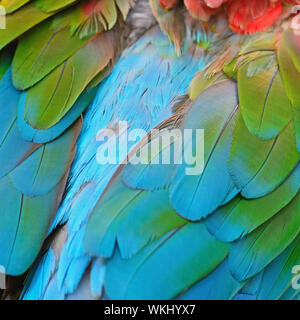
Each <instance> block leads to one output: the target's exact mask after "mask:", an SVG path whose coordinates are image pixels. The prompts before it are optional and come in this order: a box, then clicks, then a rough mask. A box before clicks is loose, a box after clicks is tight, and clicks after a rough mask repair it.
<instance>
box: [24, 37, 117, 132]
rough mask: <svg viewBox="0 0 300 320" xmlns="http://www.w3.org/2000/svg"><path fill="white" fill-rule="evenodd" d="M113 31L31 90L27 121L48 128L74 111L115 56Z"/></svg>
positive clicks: (33, 125) (27, 103) (27, 99)
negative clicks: (82, 96) (93, 80)
mask: <svg viewBox="0 0 300 320" xmlns="http://www.w3.org/2000/svg"><path fill="white" fill-rule="evenodd" d="M110 36H111V35H110V34H107V33H105V34H103V35H102V36H100V37H98V38H96V39H94V40H93V41H91V42H89V43H88V44H87V45H86V46H84V47H83V48H82V49H80V50H79V51H78V52H77V53H76V54H75V55H73V56H72V57H71V58H69V59H68V60H66V61H65V62H64V63H63V64H62V65H60V66H59V67H57V68H56V69H55V70H53V71H52V72H51V73H50V74H49V75H48V76H47V77H46V78H44V79H43V80H41V81H40V82H39V83H38V84H37V85H35V86H34V87H33V88H31V89H29V90H28V93H27V97H26V106H25V114H24V119H25V121H26V122H27V123H28V124H30V125H31V126H32V127H34V128H36V129H42V130H45V129H48V128H50V127H51V126H53V125H55V124H56V123H57V122H58V121H59V120H61V119H62V117H63V116H64V115H65V114H66V113H67V112H68V111H69V110H70V108H71V107H72V106H73V104H74V103H75V101H76V100H77V98H78V97H79V95H80V94H81V93H82V92H83V90H84V89H85V87H86V86H87V85H88V84H89V82H90V81H91V80H92V79H93V78H94V77H95V76H96V75H97V74H98V73H99V72H100V71H101V70H102V69H104V68H105V66H106V65H107V64H108V63H109V61H110V60H111V59H112V57H113V53H114V52H113V47H112V40H111V37H110Z"/></svg>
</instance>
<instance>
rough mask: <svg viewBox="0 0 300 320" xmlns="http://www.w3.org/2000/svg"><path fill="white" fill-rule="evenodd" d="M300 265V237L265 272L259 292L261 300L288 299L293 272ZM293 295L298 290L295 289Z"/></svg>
mask: <svg viewBox="0 0 300 320" xmlns="http://www.w3.org/2000/svg"><path fill="white" fill-rule="evenodd" d="M299 264H300V235H298V236H297V237H296V239H295V240H294V241H293V242H292V243H291V244H290V245H289V246H288V248H287V249H285V250H284V252H283V253H281V254H280V255H279V256H278V257H277V258H276V259H275V260H274V261H273V262H272V263H271V264H270V265H269V266H268V267H266V268H265V269H264V271H263V277H262V281H261V284H260V289H259V291H258V299H260V300H278V299H282V298H283V297H284V298H285V299H288V297H287V296H286V293H287V291H288V289H289V288H291V286H292V283H291V271H293V268H294V267H295V266H297V265H299ZM292 291H293V293H292V294H293V295H297V293H298V290H295V289H293V290H292Z"/></svg>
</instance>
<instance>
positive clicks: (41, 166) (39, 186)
mask: <svg viewBox="0 0 300 320" xmlns="http://www.w3.org/2000/svg"><path fill="white" fill-rule="evenodd" d="M81 125H82V122H81V120H80V119H79V120H78V121H77V122H76V123H75V124H74V125H73V126H72V127H71V128H70V129H69V130H68V131H66V132H65V133H64V134H63V135H61V136H60V137H59V138H58V139H56V140H54V141H52V142H49V143H47V144H43V145H42V146H41V147H40V148H38V149H37V150H36V151H34V152H33V153H32V154H31V155H30V156H29V157H27V158H26V159H25V160H24V161H23V162H22V163H21V164H20V165H19V166H18V167H17V168H15V169H14V170H13V171H12V172H11V173H10V179H11V181H12V183H13V184H14V185H15V187H16V188H17V189H18V190H20V191H21V192H22V193H23V194H26V195H28V196H31V197H34V196H40V195H43V194H46V193H48V192H49V191H50V190H52V189H53V188H54V187H55V186H56V185H57V184H58V183H59V181H61V179H62V178H63V176H64V175H65V174H66V172H68V171H69V168H70V166H71V163H72V160H73V158H74V156H75V151H76V140H77V137H78V135H79V132H80V129H81Z"/></svg>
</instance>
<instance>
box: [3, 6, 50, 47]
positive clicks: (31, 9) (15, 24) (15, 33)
mask: <svg viewBox="0 0 300 320" xmlns="http://www.w3.org/2000/svg"><path fill="white" fill-rule="evenodd" d="M52 15H53V13H45V12H43V11H41V10H40V9H38V8H37V7H36V6H35V3H34V2H31V3H29V4H27V5H25V6H24V7H22V8H21V9H19V10H17V11H15V12H13V13H12V14H9V15H7V17H6V28H5V29H0V49H3V48H4V47H5V46H6V45H7V44H9V43H10V42H12V41H13V40H15V39H17V38H18V37H19V36H20V35H22V34H23V33H25V32H26V31H28V30H30V29H31V28H32V27H34V26H36V25H37V24H39V23H40V22H42V21H43V20H45V19H47V18H49V17H51V16H52Z"/></svg>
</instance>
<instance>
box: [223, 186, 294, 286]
mask: <svg viewBox="0 0 300 320" xmlns="http://www.w3.org/2000/svg"><path fill="white" fill-rule="evenodd" d="M299 205H300V193H299V192H298V194H297V196H296V197H295V198H294V199H293V200H292V201H291V202H290V203H289V204H288V205H287V206H286V207H284V208H283V209H282V210H281V211H280V212H279V213H278V214H277V215H275V216H274V217H273V218H272V219H271V220H270V221H268V222H266V223H265V224H263V225H262V226H261V227H259V228H258V229H256V230H255V231H253V232H252V233H250V234H249V235H247V236H246V237H244V238H243V239H241V240H238V241H236V242H234V243H233V245H232V247H231V249H230V253H229V265H230V270H231V272H232V274H233V275H234V277H235V278H236V279H238V280H240V281H242V280H246V279H249V278H250V277H252V276H254V275H256V274H257V273H258V272H260V271H262V270H263V268H265V267H266V266H267V265H268V264H269V263H270V262H272V261H273V260H274V259H275V258H276V257H277V256H278V255H279V254H280V253H282V252H283V251H284V250H285V249H286V248H287V247H288V245H289V244H290V243H291V242H292V241H293V240H294V239H295V238H296V236H297V235H298V234H299V231H300V216H299V214H298V213H299V210H298V208H299ZM283 226H284V227H283ZM274 235H276V239H274Z"/></svg>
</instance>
